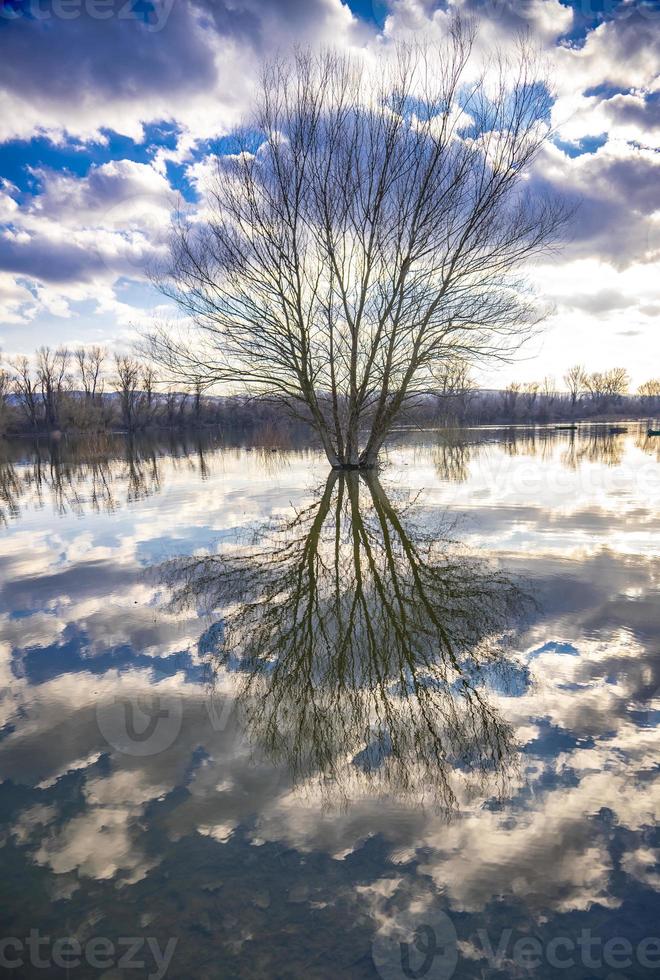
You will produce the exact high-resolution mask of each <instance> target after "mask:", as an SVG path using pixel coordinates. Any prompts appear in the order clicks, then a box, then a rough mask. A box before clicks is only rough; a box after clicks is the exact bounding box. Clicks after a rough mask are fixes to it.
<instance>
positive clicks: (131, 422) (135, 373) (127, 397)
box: [115, 354, 142, 430]
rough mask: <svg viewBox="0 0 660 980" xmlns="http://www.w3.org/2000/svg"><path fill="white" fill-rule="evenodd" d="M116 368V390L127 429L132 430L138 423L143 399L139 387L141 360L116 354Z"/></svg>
mask: <svg viewBox="0 0 660 980" xmlns="http://www.w3.org/2000/svg"><path fill="white" fill-rule="evenodd" d="M115 368H116V371H117V377H116V380H115V390H116V391H117V393H118V395H119V399H120V405H121V417H122V421H123V423H124V425H125V426H126V428H127V429H129V430H132V429H134V428H135V427H136V425H137V423H138V416H139V409H140V404H141V401H142V392H141V391H140V388H139V384H140V371H141V366H140V363H139V361H137V360H135V358H133V357H130V356H129V355H127V354H115Z"/></svg>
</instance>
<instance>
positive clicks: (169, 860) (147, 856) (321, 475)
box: [0, 424, 660, 980]
mask: <svg viewBox="0 0 660 980" xmlns="http://www.w3.org/2000/svg"><path fill="white" fill-rule="evenodd" d="M625 428H626V431H620V432H613V431H611V427H610V426H584V427H580V429H579V430H578V431H577V432H570V431H557V430H554V429H552V428H548V429H542V428H541V429H536V430H521V429H518V430H516V429H502V430H477V429H473V430H467V431H463V432H434V431H429V432H401V433H398V434H396V435H395V436H394V438H393V439H392V441H391V444H390V446H389V449H388V452H387V455H386V459H385V461H384V465H383V468H382V471H381V472H380V473H379V474H378V476H377V477H374V478H372V479H370V480H365V479H363V478H359V477H357V476H351V477H348V478H340V477H338V478H334V479H330V480H328V472H327V465H326V463H325V462H324V460H323V459H322V457H321V456H320V455H319V454H318V453H317V452H316V451H315V450H314V449H312V448H309V447H306V446H304V445H288V446H283V445H281V444H278V443H277V442H276V441H275V442H274V441H273V439H272V438H270V439H268V440H261V443H259V440H255V443H254V444H253V445H252V446H248V445H241V441H240V440H234V443H233V444H229V443H228V441H227V440H223V439H222V438H220V437H215V436H212V435H205V436H203V437H199V438H194V437H192V438H191V437H186V438H185V439H183V440H180V439H170V438H169V437H164V438H162V439H155V440H153V439H152V440H147V439H144V440H138V441H130V440H125V439H122V438H120V437H116V438H104V439H102V440H97V441H93V440H86V441H85V440H83V441H78V442H71V441H66V440H65V441H61V442H59V443H53V444H49V443H40V444H38V445H31V444H16V445H5V446H4V447H3V450H2V452H3V455H2V458H1V459H0V518H1V519H2V521H3V530H2V531H1V532H0V534H1V540H0V551H1V561H2V580H1V581H2V590H1V594H0V604H1V608H0V630H1V636H0V649H1V651H2V664H3V666H2V671H3V680H2V690H3V696H2V702H1V712H2V717H1V718H0V725H1V726H2V727H1V736H2V737H1V739H0V778H1V779H2V783H1V785H0V817H1V820H2V827H1V833H2V848H1V851H0V853H1V854H2V878H1V879H0V880H1V882H2V884H1V885H0V887H1V888H2V891H3V902H2V908H3V923H2V930H1V935H2V936H3V937H5V938H6V939H7V940H10V942H9V944H8V945H7V944H5V946H4V947H3V952H2V956H4V957H5V959H4V961H3V964H2V965H3V967H4V968H5V970H6V971H7V973H8V975H10V976H11V975H14V976H20V977H32V976H44V975H49V976H51V975H52V976H63V977H64V976H70V977H76V976H80V977H106V978H109V977H123V976H125V977H136V976H145V977H146V976H158V975H167V976H168V977H171V978H182V980H184V978H185V980H188V978H191V977H195V978H200V980H201V978H216V977H223V978H224V977H246V978H257V977H259V978H266V977H267V978H270V977H273V978H294V977H296V978H297V977H312V978H317V977H318V978H326V977H328V978H329V977H338V976H340V977H343V976H346V977H354V978H363V977H364V978H369V977H371V978H377V977H379V976H380V977H382V978H384V980H390V978H395V977H396V978H399V977H411V976H414V977H430V978H449V977H451V976H456V977H465V978H484V977H518V976H528V975H533V976H537V977H555V976H558V975H559V976H566V977H570V978H587V977H599V978H600V977H602V978H605V977H608V978H610V980H614V978H617V977H650V976H653V975H657V972H658V968H659V966H660V942H658V941H656V937H658V936H660V915H659V913H660V901H659V899H658V889H660V869H659V867H658V856H659V854H660V851H659V850H658V847H659V842H658V831H657V815H658V809H659V808H660V778H659V775H658V764H657V758H658V741H659V740H658V724H659V723H660V699H659V697H658V693H659V687H660V660H659V655H660V606H659V605H658V588H659V583H660V575H659V573H660V559H659V555H660V549H659V547H658V543H659V540H660V519H659V517H658V509H657V501H658V497H659V490H660V461H659V453H658V448H659V447H660V440H657V439H655V440H654V439H652V438H647V437H646V435H645V432H644V429H642V428H641V427H639V426H637V425H634V424H627V426H626V427H625ZM31 930H33V931H34V930H37V931H38V933H39V936H40V937H48V941H47V942H46V941H44V942H43V944H42V945H41V946H40V947H39V949H38V950H37V951H36V952H35V949H36V947H35V946H34V943H32V946H31V945H30V942H29V937H30V931H31ZM69 937H70V938H71V939H73V940H74V941H75V943H77V944H78V946H77V947H76V946H75V945H74V946H72V947H66V948H65V946H64V945H62V944H61V945H60V947H57V948H56V947H55V945H54V944H55V941H56V940H57V939H58V938H59V939H62V940H66V939H67V938H69ZM99 939H100V940H102V941H104V942H105V945H103V943H102V944H101V945H98V944H97V945H96V946H95V945H94V943H95V942H96V941H97V940H99ZM128 940H133V946H134V949H133V951H131V950H130V949H129V943H128ZM654 942H655V945H654ZM168 944H169V945H168ZM67 950H68V952H67ZM164 951H167V955H165V952H164ZM67 956H68V960H67ZM39 957H40V958H41V959H39ZM39 963H41V964H42V965H39ZM136 964H141V965H136ZM46 968H47V971H48V972H47V973H46V974H45V973H44V970H45V969H46Z"/></svg>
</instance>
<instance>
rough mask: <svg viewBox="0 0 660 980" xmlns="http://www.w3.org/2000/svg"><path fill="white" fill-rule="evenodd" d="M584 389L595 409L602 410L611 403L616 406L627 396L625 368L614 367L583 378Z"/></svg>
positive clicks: (628, 378) (627, 376)
mask: <svg viewBox="0 0 660 980" xmlns="http://www.w3.org/2000/svg"><path fill="white" fill-rule="evenodd" d="M584 387H585V389H586V390H587V391H588V393H589V395H590V396H591V399H592V401H593V403H594V404H595V405H596V407H597V408H599V409H601V410H604V409H606V408H608V406H609V405H611V404H612V403H614V404H618V403H619V402H620V401H621V397H622V396H623V395H625V394H627V392H628V389H629V387H630V377H629V375H628V372H627V371H626V369H625V368H622V367H615V368H610V369H609V370H608V371H594V372H593V373H592V374H587V375H585V377H584Z"/></svg>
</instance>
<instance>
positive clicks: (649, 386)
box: [637, 378, 660, 412]
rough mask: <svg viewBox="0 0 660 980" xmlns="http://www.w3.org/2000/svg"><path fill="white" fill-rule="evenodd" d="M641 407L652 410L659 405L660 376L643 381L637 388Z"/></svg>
mask: <svg viewBox="0 0 660 980" xmlns="http://www.w3.org/2000/svg"><path fill="white" fill-rule="evenodd" d="M637 394H638V395H639V398H640V401H641V403H642V406H643V408H644V409H645V410H646V411H648V412H654V411H656V410H657V408H658V406H660V378H652V379H651V380H650V381H645V382H644V384H641V385H640V386H639V388H638V389H637Z"/></svg>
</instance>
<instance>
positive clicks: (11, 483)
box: [0, 424, 660, 523]
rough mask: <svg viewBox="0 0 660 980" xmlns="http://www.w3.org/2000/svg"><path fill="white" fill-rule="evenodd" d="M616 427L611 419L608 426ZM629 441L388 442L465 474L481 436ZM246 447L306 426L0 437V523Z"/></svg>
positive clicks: (266, 454) (582, 454)
mask: <svg viewBox="0 0 660 980" xmlns="http://www.w3.org/2000/svg"><path fill="white" fill-rule="evenodd" d="M615 428H616V427H615ZM631 440H632V444H633V445H634V446H635V447H637V448H638V449H641V450H642V451H643V452H645V453H648V454H649V455H653V456H655V457H656V458H658V459H660V439H659V438H654V437H651V436H648V435H647V434H646V428H645V427H640V426H638V425H634V424H631V425H630V426H629V428H628V429H627V430H626V429H625V428H623V429H620V430H619V431H613V427H611V426H596V425H593V426H588V425H585V426H581V427H580V428H579V429H576V430H571V431H565V430H560V429H553V428H546V429H520V428H502V429H481V430H466V429H455V430H452V429H445V430H437V431H427V432H423V433H419V432H417V433H416V432H412V431H410V432H407V433H406V434H405V436H404V437H402V436H401V434H400V433H399V435H398V436H397V437H395V445H412V446H414V445H415V444H417V445H421V446H423V448H424V451H425V452H426V451H427V450H428V449H429V447H430V448H431V450H432V456H433V461H434V465H435V469H436V473H437V475H438V477H439V478H440V479H442V480H448V481H452V482H456V483H463V482H465V481H466V480H467V479H468V478H469V475H470V466H471V464H472V463H473V461H474V460H475V459H476V458H477V456H478V454H479V452H481V451H482V450H483V447H484V446H486V445H489V444H490V445H497V446H499V447H501V448H502V449H503V450H504V451H505V452H506V453H507V454H508V455H510V456H521V455H526V456H532V457H538V458H539V459H540V460H542V461H546V460H547V459H549V458H550V457H551V456H552V455H553V454H555V453H556V452H557V447H558V446H559V447H560V461H561V464H562V465H563V466H565V467H566V468H568V469H572V470H577V469H579V467H580V466H581V465H582V464H583V463H587V462H588V463H604V464H606V465H608V466H617V465H619V464H620V463H621V461H622V459H623V456H624V454H625V452H626V446H627V445H628V444H629V443H630V441H631ZM232 452H233V453H235V454H236V455H237V456H238V454H240V453H243V452H248V453H251V454H253V457H254V458H255V459H256V460H258V463H259V466H260V467H262V468H264V469H266V470H267V471H275V470H276V469H277V468H278V467H281V466H282V465H284V463H285V461H286V459H287V458H288V455H289V454H290V453H291V452H298V453H308V454H310V453H313V452H314V449H313V447H311V446H310V444H309V441H308V438H307V436H306V434H305V433H304V432H303V431H301V432H299V433H296V432H295V431H291V432H287V433H285V434H282V433H281V432H274V431H271V430H269V429H264V430H263V431H257V430H255V431H254V432H252V433H251V434H250V441H249V443H246V438H245V434H244V433H243V432H241V431H238V430H236V431H234V430H232V429H230V428H226V429H224V430H223V431H222V432H220V431H216V430H200V431H199V432H197V433H194V432H189V431H183V432H179V431H176V432H170V431H165V432H163V433H162V434H160V435H157V434H150V435H144V436H134V437H131V436H126V435H120V434H111V433H99V434H98V435H94V436H88V437H85V438H69V437H63V438H61V439H59V440H34V441H21V440H11V441H7V440H0V523H7V522H8V521H10V520H12V519H15V518H17V517H18V516H19V515H20V513H21V505H22V502H23V501H24V500H26V499H27V498H29V499H30V501H31V504H32V505H33V506H36V507H45V506H49V507H51V508H52V509H54V510H55V511H56V512H57V513H60V514H64V513H74V514H83V513H86V512H88V511H92V512H102V511H106V512H112V511H115V510H117V509H119V508H121V507H122V506H124V505H126V504H129V503H131V502H133V501H135V500H140V499H143V498H145V497H149V496H151V495H152V494H157V493H158V492H159V491H160V490H161V489H162V487H163V481H164V479H166V477H165V475H164V472H163V470H164V467H163V465H162V464H163V461H164V460H167V461H168V468H169V470H171V469H172V468H173V469H175V470H176V469H182V468H185V469H188V470H189V471H190V472H191V474H192V473H196V474H197V475H198V476H200V477H201V478H202V479H206V478H207V477H209V476H211V475H212V473H213V472H214V471H215V468H216V466H217V464H218V462H219V459H220V454H221V453H224V454H225V455H224V458H225V459H226V457H227V454H228V453H229V454H231V453H232Z"/></svg>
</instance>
